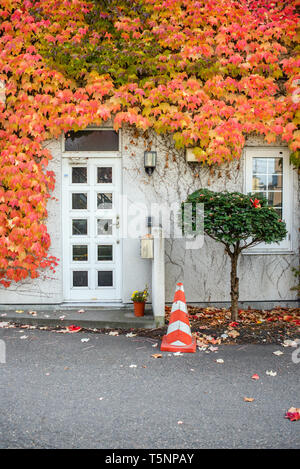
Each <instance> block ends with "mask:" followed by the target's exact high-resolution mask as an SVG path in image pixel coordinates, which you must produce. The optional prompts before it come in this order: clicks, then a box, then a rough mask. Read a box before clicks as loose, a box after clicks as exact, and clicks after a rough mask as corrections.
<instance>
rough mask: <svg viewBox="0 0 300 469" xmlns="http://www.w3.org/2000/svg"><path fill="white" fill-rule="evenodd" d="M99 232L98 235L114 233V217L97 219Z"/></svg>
mask: <svg viewBox="0 0 300 469" xmlns="http://www.w3.org/2000/svg"><path fill="white" fill-rule="evenodd" d="M97 227H98V229H97V233H98V235H100V236H101V235H111V234H112V219H108V218H102V219H98V220H97Z"/></svg>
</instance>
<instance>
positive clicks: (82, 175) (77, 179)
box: [72, 166, 87, 184]
mask: <svg viewBox="0 0 300 469" xmlns="http://www.w3.org/2000/svg"><path fill="white" fill-rule="evenodd" d="M72 183H73V184H85V183H87V168H84V167H77V166H76V167H75V168H72Z"/></svg>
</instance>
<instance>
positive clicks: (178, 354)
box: [173, 352, 183, 357]
mask: <svg viewBox="0 0 300 469" xmlns="http://www.w3.org/2000/svg"><path fill="white" fill-rule="evenodd" d="M173 355H174V356H175V357H181V356H182V355H183V353H181V352H175V353H173Z"/></svg>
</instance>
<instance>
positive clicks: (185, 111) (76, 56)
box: [0, 0, 300, 286]
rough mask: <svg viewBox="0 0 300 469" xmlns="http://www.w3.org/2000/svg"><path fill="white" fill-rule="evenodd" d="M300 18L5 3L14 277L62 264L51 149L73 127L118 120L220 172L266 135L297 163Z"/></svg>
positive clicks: (250, 9) (3, 249)
mask: <svg viewBox="0 0 300 469" xmlns="http://www.w3.org/2000/svg"><path fill="white" fill-rule="evenodd" d="M297 23H298V15H297V12H296V1H295V2H294V1H284V0H273V1H272V0H228V1H226V2H225V1H223V0H209V1H204V0H201V1H194V0H180V1H179V0H163V1H162V0H160V1H158V0H119V1H117V0H102V1H100V0H98V1H96V0H95V1H88V0H72V1H71V0H62V1H59V2H58V1H57V0H47V1H46V0H40V1H30V0H22V1H21V0H0V40H1V51H0V79H1V80H3V81H4V82H5V84H6V103H5V105H2V104H1V103H0V151H1V156H0V157H1V180H0V282H2V284H3V285H5V286H8V285H9V284H10V282H11V280H14V281H17V280H20V279H22V278H26V276H28V275H31V276H32V277H35V276H36V275H37V273H38V270H37V269H38V268H39V267H46V266H52V267H54V266H55V263H56V260H55V259H54V258H49V257H48V255H47V252H48V249H49V246H50V239H49V235H48V233H47V229H46V227H45V219H46V217H47V210H46V203H47V200H48V199H49V197H50V192H51V190H52V189H53V187H54V174H53V173H51V171H48V170H47V165H48V162H49V160H50V159H51V155H50V154H49V152H48V151H47V150H46V149H45V147H44V146H43V142H44V141H46V140H47V139H50V138H53V137H58V136H59V135H60V134H61V132H67V131H69V130H79V129H84V128H86V127H87V126H88V125H89V124H92V123H93V124H98V125H100V124H101V122H102V121H103V120H107V119H108V118H111V117H112V118H113V119H114V126H115V128H116V129H119V128H120V127H121V126H122V125H123V124H124V123H128V124H130V125H134V126H136V127H137V128H138V129H140V130H142V131H144V130H147V129H149V128H152V129H154V130H155V131H156V132H158V133H168V134H171V135H172V136H173V138H174V141H175V144H176V146H177V147H179V148H180V147H185V146H192V147H195V150H194V151H195V154H196V156H197V158H198V159H199V161H201V162H204V163H207V164H209V165H213V164H221V163H222V162H224V161H228V160H232V159H234V158H239V157H240V155H241V149H242V148H243V145H244V142H245V136H247V135H249V134H252V133H254V134H259V135H262V136H264V137H265V139H266V140H267V141H268V142H269V143H272V142H274V141H275V140H276V138H277V137H280V138H281V139H282V140H284V141H286V142H287V143H288V144H289V147H290V149H291V152H292V158H293V162H294V163H295V164H297V162H299V161H300V157H299V140H300V134H299V131H298V130H297V124H298V123H299V96H298V91H297V86H298V88H299V81H297V80H300V75H299V56H298V55H297V42H296V27H297Z"/></svg>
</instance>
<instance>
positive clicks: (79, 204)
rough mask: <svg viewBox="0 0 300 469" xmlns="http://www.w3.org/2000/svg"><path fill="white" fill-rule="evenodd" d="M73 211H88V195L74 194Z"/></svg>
mask: <svg viewBox="0 0 300 469" xmlns="http://www.w3.org/2000/svg"><path fill="white" fill-rule="evenodd" d="M72 209H73V210H85V209H87V194H72Z"/></svg>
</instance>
